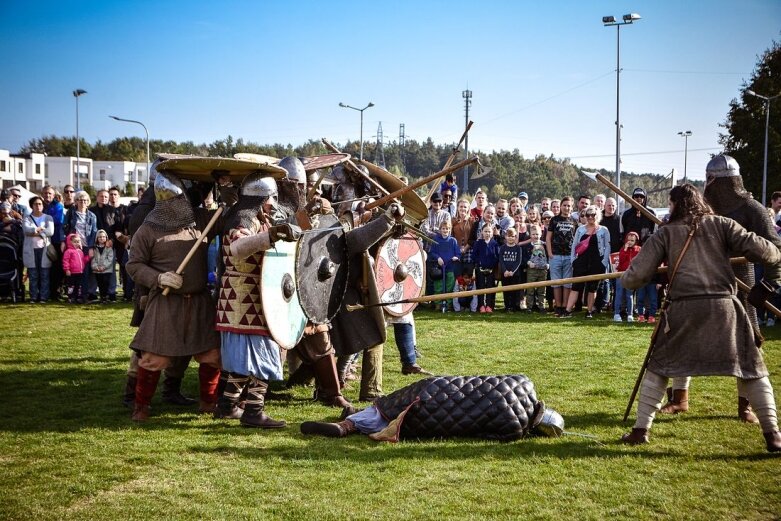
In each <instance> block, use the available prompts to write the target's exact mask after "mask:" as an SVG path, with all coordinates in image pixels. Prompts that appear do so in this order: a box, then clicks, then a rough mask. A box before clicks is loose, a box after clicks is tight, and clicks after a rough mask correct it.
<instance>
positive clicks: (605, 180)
mask: <svg viewBox="0 0 781 521" xmlns="http://www.w3.org/2000/svg"><path fill="white" fill-rule="evenodd" d="M581 172H582V173H583V175H585V176H586V177H588V178H589V179H591V180H593V181H599V182H600V183H602V184H603V185H605V186H607V187H608V188H610V189H611V190H613V191H614V192H615V193H616V194H617V195H619V196H620V197H621V198H622V199H623V200H624V201H626V202H628V203H629V204H631V205H632V206H634V207H635V209H637V210H638V211H639V212H640V213H641V214H643V215H644V216H645V217H646V218H647V219H650V220H651V221H653V222H655V223H656V224H657V225H660V224H662V220H661V219H659V218H658V217H657V216H656V215H654V214H653V213H652V212H650V211H649V210H648V208H646V207H645V206H643V205H642V204H640V203H638V202H637V201H635V200H634V199H632V198H631V197H630V196H629V194H628V193H626V192H624V191H623V190H621V189H620V188H619V187H617V186H616V185H615V184H613V182H612V181H611V180H610V179H608V178H607V177H605V176H603V175H602V174H600V173H599V172H593V173H592V172H586V171H583V170H581ZM735 282H736V283H737V285H738V288H740V290H741V291H744V292H746V293H748V292H750V291H751V287H750V286H749V285H748V284H746V283H745V282H743V281H742V280H740V279H739V278H737V277H736V278H735ZM765 309H767V310H768V311H770V312H771V313H773V314H774V315H775V316H777V317H779V318H781V310H780V309H778V308H777V307H775V306H774V305H773V304H771V303H770V302H768V301H765Z"/></svg>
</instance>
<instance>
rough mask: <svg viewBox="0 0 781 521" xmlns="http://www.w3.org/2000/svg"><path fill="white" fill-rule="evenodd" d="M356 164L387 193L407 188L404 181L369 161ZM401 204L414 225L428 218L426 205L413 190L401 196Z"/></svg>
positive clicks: (359, 161)
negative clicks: (360, 165) (366, 170)
mask: <svg viewBox="0 0 781 521" xmlns="http://www.w3.org/2000/svg"><path fill="white" fill-rule="evenodd" d="M357 161H358V163H360V164H362V165H363V166H365V167H366V168H368V169H369V173H370V174H371V175H373V176H374V177H376V178H377V181H378V182H379V183H380V184H381V185H382V186H383V188H385V189H386V190H387V191H388V192H391V193H393V192H395V191H396V190H399V189H401V188H404V187H405V186H407V185H406V184H404V181H402V180H401V179H399V178H398V177H396V176H395V175H393V174H391V173H390V172H388V171H387V170H385V169H384V168H382V167H380V166H377V165H375V164H374V163H371V162H369V161H366V160H365V159H364V160H360V159H358V160H357ZM401 204H403V205H404V209H405V210H406V212H407V215H408V216H409V217H410V218H412V219H414V220H415V221H416V223H418V222H420V221H422V220H423V219H425V218H427V217H428V208H427V207H426V203H424V202H423V199H421V198H420V196H419V195H418V194H417V193H415V190H410V191H409V192H407V193H406V194H404V195H403V196H401Z"/></svg>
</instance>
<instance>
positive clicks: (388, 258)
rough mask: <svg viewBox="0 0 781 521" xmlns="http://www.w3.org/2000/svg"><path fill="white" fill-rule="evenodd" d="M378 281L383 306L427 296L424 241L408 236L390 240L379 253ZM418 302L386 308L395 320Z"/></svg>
mask: <svg viewBox="0 0 781 521" xmlns="http://www.w3.org/2000/svg"><path fill="white" fill-rule="evenodd" d="M374 272H375V280H376V281H377V292H378V293H379V298H380V302H396V301H398V300H405V299H409V298H415V297H419V296H420V295H422V294H423V290H424V289H425V287H426V286H425V281H426V263H425V261H424V259H423V248H422V247H421V245H420V241H419V240H418V239H417V238H416V237H415V236H414V235H412V234H411V233H409V232H407V233H405V234H404V235H402V236H401V237H388V238H387V239H385V242H383V243H382V245H381V246H380V248H379V250H378V251H377V257H376V259H375V270H374ZM417 305H418V304H417V302H411V303H408V304H394V305H392V306H383V309H385V311H386V312H387V313H388V314H389V315H392V316H394V317H400V316H403V315H406V314H407V313H409V312H410V311H412V310H413V309H415V306H417Z"/></svg>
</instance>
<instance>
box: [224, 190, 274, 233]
mask: <svg viewBox="0 0 781 521" xmlns="http://www.w3.org/2000/svg"><path fill="white" fill-rule="evenodd" d="M267 200H268V197H260V196H250V195H242V196H241V197H239V201H238V202H237V203H236V204H234V205H233V206H232V207H231V209H230V210H228V213H227V214H226V215H225V226H224V229H223V232H227V231H228V230H232V229H234V228H239V227H242V228H246V229H248V230H255V229H257V226H258V213H260V211H261V210H262V209H263V204H265V202H266V201H267Z"/></svg>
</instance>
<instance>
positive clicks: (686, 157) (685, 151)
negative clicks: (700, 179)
mask: <svg viewBox="0 0 781 521" xmlns="http://www.w3.org/2000/svg"><path fill="white" fill-rule="evenodd" d="M678 135H679V136H681V137H683V139H684V145H683V184H686V165H687V164H688V162H689V136H691V135H692V131H691V130H686V131H681V132H678Z"/></svg>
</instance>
